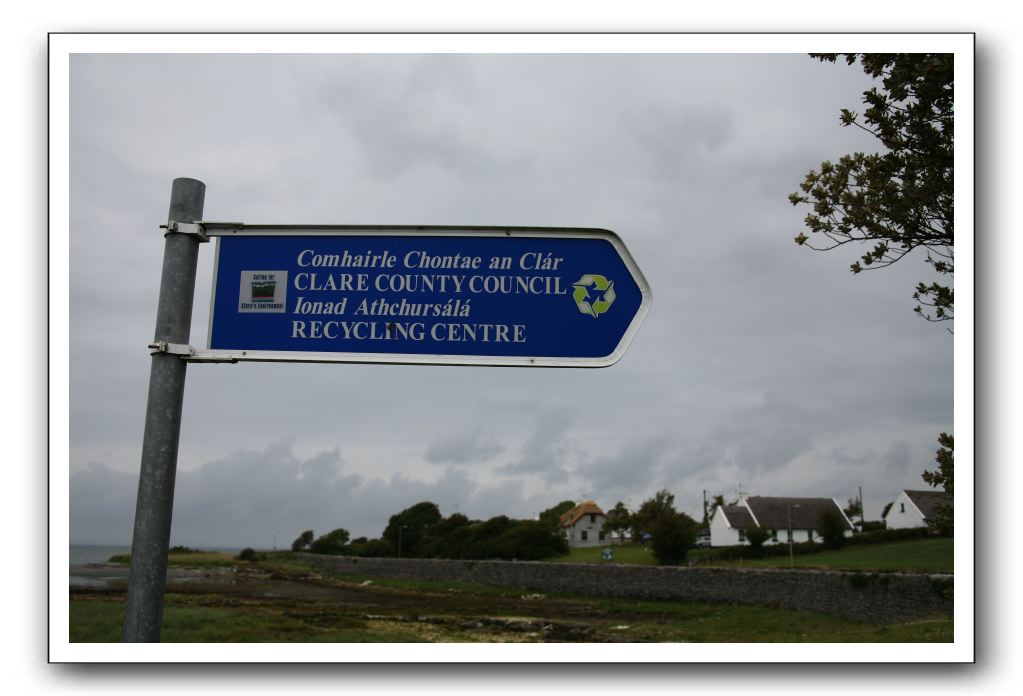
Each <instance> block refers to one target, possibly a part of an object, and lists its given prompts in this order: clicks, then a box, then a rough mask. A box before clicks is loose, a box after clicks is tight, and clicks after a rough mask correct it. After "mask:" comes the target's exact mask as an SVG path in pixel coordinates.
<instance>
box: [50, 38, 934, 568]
mask: <svg viewBox="0 0 1023 696" xmlns="http://www.w3.org/2000/svg"><path fill="white" fill-rule="evenodd" d="M70 68H71V72H70V76H71V85H70V105H71V107H70V125H71V128H70V138H71V139H70V175H71V189H70V190H71V197H70V203H71V208H70V213H71V234H70V259H71V277H70V282H71V304H70V310H71V315H70V317H71V323H70V340H71V351H70V370H71V380H70V422H71V430H70V472H71V478H70V497H71V500H70V539H71V541H72V543H111V544H128V543H130V539H131V533H132V519H133V515H134V506H135V495H136V487H137V483H138V467H139V457H140V450H141V442H142V430H143V418H144V410H145V404H146V394H147V388H148V377H149V364H150V357H149V353H148V351H147V349H146V344H147V343H148V342H149V341H150V340H151V338H152V334H153V327H154V323H155V311H156V298H157V291H158V287H159V276H160V265H161V258H162V253H163V240H162V237H161V230H159V229H158V226H159V225H160V224H162V223H164V222H166V214H167V205H168V200H169V194H170V185H171V181H172V179H174V178H175V177H181V176H186V177H192V178H196V179H199V180H201V181H203V182H205V184H206V186H207V190H206V203H205V213H204V217H205V218H206V219H209V220H232V221H234V220H237V221H244V222H247V223H316V224H320V223H338V224H432V225H510V226H563V227H600V228H609V229H612V230H615V231H616V232H617V233H618V234H619V236H620V237H621V238H622V239H623V240H624V242H625V244H626V245H627V246H628V248H629V250H630V251H631V253H632V255H633V257H634V258H635V260H636V262H637V263H638V265H639V266H640V268H641V269H642V271H643V273H644V274H645V276H646V278H647V280H648V281H649V283H650V286H651V288H652V292H653V305H652V308H651V311H650V314H649V315H648V316H647V318H646V321H645V323H644V324H643V325H642V327H641V328H640V330H639V332H638V334H637V335H636V337H635V339H634V341H633V342H632V345H631V347H630V348H629V350H628V352H627V353H626V355H625V356H624V357H623V358H622V360H621V361H620V362H619V363H617V364H616V365H614V366H612V367H610V368H606V369H529V368H497V367H439V366H438V367H430V366H387V365H343V364H339V365H293V364H261V363H249V364H238V365H202V364H195V365H190V366H189V368H188V379H187V386H186V393H185V404H184V423H183V427H182V433H181V447H180V454H179V462H178V479H177V489H176V499H175V511H174V523H173V532H172V543H175V544H187V545H192V546H225V547H241V546H255V547H263V548H268V547H270V546H271V545H273V544H274V543H276V544H277V545H278V546H286V545H289V544H290V542H291V540H292V539H294V538H295V537H296V536H298V534H299V533H300V532H301V531H303V530H305V529H314V530H315V531H316V533H317V534H320V533H323V532H326V531H329V530H330V529H333V528H336V527H344V528H346V529H348V530H350V531H351V532H352V535H353V536H360V535H366V536H378V535H379V534H380V532H381V531H382V530H383V528H384V526H385V525H386V523H387V518H388V517H389V516H390V515H391V514H393V513H395V512H398V511H400V510H401V509H403V508H405V507H407V506H409V505H412V504H415V503H417V502H420V501H423V500H430V501H433V502H436V503H437V504H438V505H439V506H440V509H441V512H442V513H443V514H444V515H449V514H451V513H454V512H461V513H464V514H466V515H468V516H470V517H473V518H480V519H485V518H488V517H491V516H494V515H499V514H506V515H509V516H513V517H532V516H533V515H535V514H536V513H537V512H539V511H540V510H543V509H545V508H547V507H550V506H552V505H554V504H556V503H557V502H559V501H561V500H564V499H573V500H577V501H579V500H583V499H590V498H592V499H593V500H595V501H597V503H598V504H599V505H601V506H602V507H605V508H608V507H611V506H613V505H614V504H615V502H616V501H619V500H621V501H624V502H626V503H627V504H629V505H630V507H633V508H634V507H636V506H638V505H639V504H640V503H641V502H642V501H643V500H644V499H645V498H647V497H650V496H651V495H652V494H653V493H654V492H655V491H657V490H658V489H661V488H667V489H668V490H670V491H671V492H672V493H674V494H675V499H676V505H677V507H678V508H679V509H680V510H682V511H685V512H688V513H689V514H691V515H693V516H694V517H699V516H700V515H701V514H702V491H704V490H706V491H707V494H708V496H713V495H715V494H719V493H720V494H724V495H725V497H726V498H732V497H734V496H735V495H736V492H737V491H738V490H739V488H740V486H741V490H742V491H744V492H747V493H749V494H752V495H792V496H829V497H835V498H837V499H838V500H839V501H840V502H842V503H845V501H846V500H847V499H848V498H850V497H854V496H855V495H856V494H857V487H858V486H862V488H863V494H864V499H865V503H866V509H867V516H868V518H871V517H873V518H878V517H879V516H880V512H881V508H882V507H883V505H884V504H885V503H887V502H889V501H891V500H892V499H894V497H895V496H896V495H897V493H898V492H899V490H900V489H902V488H924V487H925V484H924V483H923V481H922V480H921V478H920V475H921V473H922V472H923V471H924V470H925V469H929V468H933V465H934V451H935V449H936V448H937V442H936V439H937V436H938V434H939V433H940V432H942V431H949V432H951V430H952V427H953V421H952V414H953V388H952V377H953V369H952V365H953V351H952V336H951V335H950V334H949V333H948V332H947V331H946V330H945V327H944V326H939V325H933V324H929V323H927V322H925V321H923V320H921V319H919V318H917V317H916V316H915V315H914V314H913V312H912V309H913V306H914V302H913V300H912V298H911V295H912V291H913V288H914V286H915V284H916V283H917V282H918V281H926V280H928V279H930V277H931V276H930V274H929V272H928V267H927V266H926V265H925V263H924V261H923V257H922V256H917V255H913V256H910V257H907V258H905V259H904V260H903V261H901V262H900V263H899V264H898V265H897V266H895V267H892V268H889V269H886V270H882V271H876V272H870V273H863V274H861V275H859V276H853V275H852V274H851V273H849V270H848V268H849V264H850V263H852V262H853V261H854V260H855V259H856V257H857V256H858V254H857V251H856V250H855V249H849V250H842V251H835V252H831V253H827V254H821V253H814V252H812V251H809V250H808V249H805V248H800V247H797V246H796V244H795V243H794V242H793V241H792V240H793V237H795V236H796V235H797V234H799V233H800V232H801V231H802V230H803V229H804V228H803V225H802V219H803V217H804V216H805V214H806V209H805V207H800V208H793V207H792V206H791V205H790V204H789V202H788V200H787V195H788V194H789V193H790V192H793V191H795V190H797V188H798V185H799V183H800V182H801V181H802V178H803V176H804V175H805V174H806V172H807V171H808V170H809V169H811V168H816V167H817V166H818V165H819V164H820V162H821V161H822V160H824V159H834V158H837V157H839V156H841V155H842V154H844V153H846V152H850V151H853V150H856V149H863V150H870V149H873V148H874V147H875V143H874V141H873V140H872V139H871V138H870V137H869V136H866V135H864V134H863V133H861V132H859V131H857V130H855V129H849V128H842V127H840V125H839V122H838V114H839V110H840V109H841V108H843V107H848V108H852V109H857V108H858V107H859V106H860V94H861V92H862V91H863V90H864V89H866V88H867V87H868V86H869V84H870V83H869V80H868V79H867V78H866V77H865V76H864V75H863V73H862V71H861V69H860V68H859V67H858V66H854V67H849V66H845V65H844V64H838V65H832V64H822V63H819V62H817V61H815V60H813V59H811V58H809V57H807V56H806V55H804V54H792V55H779V54H775V55H727V54H720V55H696V54H691V55H684V54H679V55H624V54H622V55H611V54H608V55H597V54H593V55H372V54H370V55H300V56H299V55H261V56H257V55H231V54H225V55H188V54H182V55H136V54H108V55H99V54H95V55H88V54H78V55H74V56H72V57H71V61H70ZM213 252H214V245H213V244H209V245H204V246H203V247H202V248H201V250H200V260H199V273H198V280H197V287H196V298H195V310H194V315H193V326H192V336H191V343H192V345H195V346H202V345H205V341H206V332H207V321H208V318H209V309H208V308H209V299H210V285H211V280H212V261H213ZM860 253H862V252H860ZM268 403H269V404H272V405H273V407H274V417H273V418H272V419H270V420H267V419H266V418H265V417H263V415H264V414H265V412H266V410H265V406H266V404H268Z"/></svg>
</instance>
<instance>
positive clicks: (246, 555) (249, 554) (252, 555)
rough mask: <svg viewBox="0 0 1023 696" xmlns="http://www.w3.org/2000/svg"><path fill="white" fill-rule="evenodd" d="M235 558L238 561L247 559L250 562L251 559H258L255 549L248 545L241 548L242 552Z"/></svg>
mask: <svg viewBox="0 0 1023 696" xmlns="http://www.w3.org/2000/svg"><path fill="white" fill-rule="evenodd" d="M237 558H238V560H239V561H249V562H250V563H251V562H252V561H257V560H259V558H258V556H257V555H256V550H255V549H252V548H248V547H246V548H244V549H242V552H241V553H240V554H238V556H237Z"/></svg>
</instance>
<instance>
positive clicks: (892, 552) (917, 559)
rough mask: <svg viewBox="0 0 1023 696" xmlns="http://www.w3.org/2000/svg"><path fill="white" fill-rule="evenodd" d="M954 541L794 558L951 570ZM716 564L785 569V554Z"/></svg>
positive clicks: (875, 567) (802, 562)
mask: <svg viewBox="0 0 1023 696" xmlns="http://www.w3.org/2000/svg"><path fill="white" fill-rule="evenodd" d="M953 549H954V540H953V539H950V538H936V539H918V540H914V541H897V542H892V543H889V544H871V545H869V546H849V547H847V548H844V549H839V550H837V551H821V552H820V553H812V554H806V555H801V556H795V557H793V565H794V566H795V567H796V568H825V569H829V570H858V571H866V570H869V571H900V570H903V571H915V572H925V573H951V572H952V571H953ZM710 564H711V565H715V566H725V567H740V566H741V567H743V568H788V567H789V557H788V556H772V557H769V558H761V559H755V560H737V561H713V562H711V563H710Z"/></svg>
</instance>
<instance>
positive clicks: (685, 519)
mask: <svg viewBox="0 0 1023 696" xmlns="http://www.w3.org/2000/svg"><path fill="white" fill-rule="evenodd" d="M695 540H696V523H695V522H694V521H693V520H692V519H691V518H690V517H689V516H688V515H685V514H683V513H679V512H667V513H664V514H662V515H661V516H660V517H659V518H658V519H657V521H656V522H655V523H654V524H653V526H652V528H651V542H652V546H653V549H652V551H653V554H654V558H656V559H657V562H658V563H659V564H660V565H678V564H679V563H682V562H683V561H684V560H686V554H687V553H688V552H689V547H690V546H692V545H693V542H694V541H695Z"/></svg>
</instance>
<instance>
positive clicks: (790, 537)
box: [785, 529, 792, 543]
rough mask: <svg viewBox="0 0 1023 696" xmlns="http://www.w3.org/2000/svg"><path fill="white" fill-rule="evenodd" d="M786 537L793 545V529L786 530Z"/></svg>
mask: <svg viewBox="0 0 1023 696" xmlns="http://www.w3.org/2000/svg"><path fill="white" fill-rule="evenodd" d="M785 536H786V537H787V538H786V539H785V541H788V542H789V543H791V542H792V530H791V529H786V530H785Z"/></svg>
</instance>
